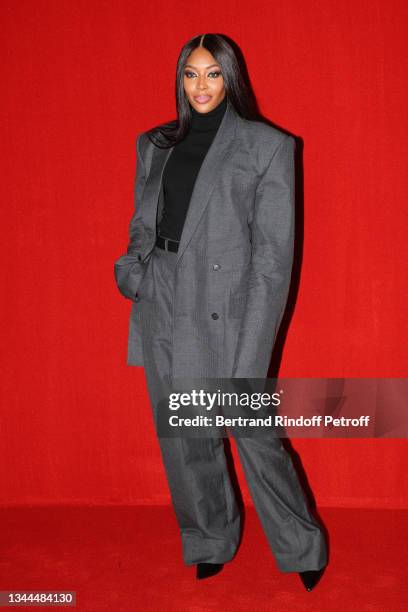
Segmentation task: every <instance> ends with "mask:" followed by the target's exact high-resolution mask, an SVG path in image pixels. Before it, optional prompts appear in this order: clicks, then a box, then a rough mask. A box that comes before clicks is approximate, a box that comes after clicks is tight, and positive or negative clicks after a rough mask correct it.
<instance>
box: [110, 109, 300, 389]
mask: <svg viewBox="0 0 408 612" xmlns="http://www.w3.org/2000/svg"><path fill="white" fill-rule="evenodd" d="M294 150H295V139H294V138H293V137H292V136H289V135H287V134H284V133H282V132H281V131H279V130H277V129H276V128H274V127H272V126H270V125H267V124H265V123H262V122H257V121H248V120H246V119H243V118H241V117H240V116H239V115H238V114H237V113H236V111H235V110H234V108H233V106H232V105H231V104H230V103H229V101H228V104H227V108H226V111H225V114H224V116H223V119H222V121H221V124H220V126H219V128H218V130H217V133H216V135H215V137H214V140H213V142H212V144H211V146H210V148H209V149H208V151H207V154H206V156H205V158H204V160H203V163H202V165H201V168H200V171H199V173H198V176H197V179H196V181H195V184H194V189H193V193H192V195H191V200H190V204H189V208H188V211H187V216H186V219H185V223H184V227H183V232H182V235H181V239H180V245H179V250H178V253H177V254H176V258H177V262H176V279H175V296H174V300H175V303H174V313H175V315H176V316H175V317H174V319H173V326H174V336H173V365H172V368H173V376H174V378H182V377H191V378H194V377H201V376H206V377H209V378H211V377H214V378H229V377H235V378H264V377H266V376H267V372H268V366H269V362H270V357H271V352H272V348H273V344H274V341H275V338H276V334H277V332H278V329H279V325H280V322H281V319H282V316H283V312H284V308H285V304H286V300H287V295H288V290H289V283H290V277H291V268H292V261H293V240H294V215H295V205H294V204H295V174H294ZM171 151H172V148H170V149H160V148H159V147H156V146H154V145H153V144H152V143H151V142H150V140H149V139H148V138H147V136H146V134H145V133H142V134H140V136H139V137H138V139H137V173H136V184H135V211H134V214H133V216H132V218H131V221H130V232H129V233H130V241H129V245H128V249H127V254H126V255H122V256H121V257H119V258H118V259H117V260H116V261H115V266H114V271H115V278H116V282H117V285H118V288H119V290H120V291H121V293H122V294H123V295H124V296H125V297H127V298H129V299H130V300H132V301H133V304H132V313H131V317H130V326H129V341H128V359H127V363H128V364H129V365H134V366H143V351H142V343H141V329H140V326H137V325H136V323H135V321H136V318H137V314H136V313H135V311H136V310H137V309H138V307H139V304H138V303H136V302H135V301H134V300H135V299H136V293H137V289H138V286H139V283H140V281H141V279H142V278H143V274H144V271H145V268H146V264H147V263H148V260H149V258H150V256H151V253H152V251H153V248H154V244H155V240H156V231H157V230H156V228H157V219H158V218H159V219H160V217H161V214H162V209H163V184H162V176H163V169H164V166H165V163H166V161H167V159H168V157H169V155H170V153H171ZM214 314H215V315H216V316H218V318H214V317H213V315H214ZM135 315H136V316H135Z"/></svg>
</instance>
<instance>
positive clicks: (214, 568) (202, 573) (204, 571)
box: [196, 563, 224, 580]
mask: <svg viewBox="0 0 408 612" xmlns="http://www.w3.org/2000/svg"><path fill="white" fill-rule="evenodd" d="M223 567H224V564H223V563H197V573H196V578H197V579H198V580H202V579H203V578H209V577H210V576H214V574H218V572H220V571H221V570H222V568H223Z"/></svg>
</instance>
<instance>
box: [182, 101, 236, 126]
mask: <svg viewBox="0 0 408 612" xmlns="http://www.w3.org/2000/svg"><path fill="white" fill-rule="evenodd" d="M226 108H227V96H224V98H223V99H222V100H221V102H220V103H219V104H218V105H217V106H216V107H215V108H213V109H212V110H210V111H208V112H207V113H199V112H198V111H197V110H196V109H195V108H194V107H193V106H191V104H190V109H191V130H192V131H194V132H210V131H213V130H216V129H218V126H219V125H220V123H221V121H222V118H223V116H224V113H225V110H226Z"/></svg>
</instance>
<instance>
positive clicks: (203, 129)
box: [159, 96, 227, 240]
mask: <svg viewBox="0 0 408 612" xmlns="http://www.w3.org/2000/svg"><path fill="white" fill-rule="evenodd" d="M226 108H227V97H226V96H225V97H224V99H223V100H222V101H221V102H220V103H219V104H218V106H216V107H215V108H213V109H212V110H210V111H209V112H207V113H199V112H198V111H196V110H195V109H194V108H193V107H192V106H191V105H190V110H191V126H190V130H189V131H188V134H187V136H186V137H185V138H184V139H183V140H182V141H181V142H179V143H178V144H177V145H175V147H174V149H173V151H172V152H171V153H170V157H169V158H168V160H167V163H166V166H165V169H164V172H163V189H164V210H163V214H162V218H161V220H160V225H159V233H160V235H161V236H164V237H165V238H171V239H172V240H180V236H181V232H182V230H183V225H184V221H185V218H186V214H187V210H188V206H189V203H190V199H191V194H192V192H193V187H194V183H195V181H196V178H197V175H198V172H199V170H200V167H201V164H202V163H203V160H204V157H205V156H206V154H207V151H208V149H209V148H210V145H211V143H212V141H213V140H214V137H215V135H216V133H217V130H218V128H219V125H220V123H221V121H222V118H223V116H224V113H225V110H226Z"/></svg>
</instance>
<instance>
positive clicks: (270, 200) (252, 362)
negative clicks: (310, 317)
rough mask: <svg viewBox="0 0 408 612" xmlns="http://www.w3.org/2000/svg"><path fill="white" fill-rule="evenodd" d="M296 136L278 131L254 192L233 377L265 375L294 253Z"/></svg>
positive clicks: (284, 301)
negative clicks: (245, 287) (245, 291)
mask: <svg viewBox="0 0 408 612" xmlns="http://www.w3.org/2000/svg"><path fill="white" fill-rule="evenodd" d="M295 149H296V141H295V139H294V138H293V137H292V136H289V135H286V134H285V135H284V137H283V139H282V140H281V141H280V143H279V145H278V146H277V148H276V150H275V151H274V153H273V155H272V159H271V161H270V163H269V165H268V167H267V169H266V171H265V172H264V174H263V176H262V178H261V180H260V182H259V184H258V187H257V190H256V195H255V206H254V213H253V218H252V222H251V241H252V258H251V264H250V274H249V282H248V294H247V300H246V307H245V313H244V317H243V320H242V326H241V328H240V332H239V337H238V344H237V350H236V353H235V357H234V365H233V370H232V377H233V378H265V377H266V376H267V373H268V367H269V363H270V358H271V353H272V349H273V346H274V343H275V338H276V335H277V333H278V330H279V326H280V323H281V320H282V316H283V313H284V309H285V305H286V301H287V297H288V292H289V285H290V279H291V271H292V264H293V252H294V226H295V160H294V157H295Z"/></svg>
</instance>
